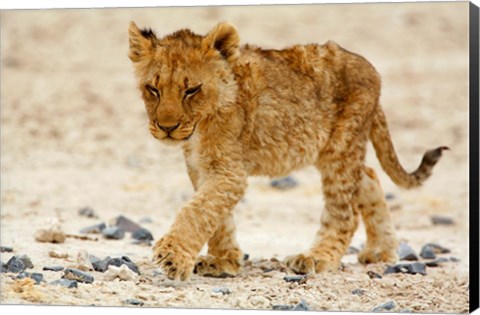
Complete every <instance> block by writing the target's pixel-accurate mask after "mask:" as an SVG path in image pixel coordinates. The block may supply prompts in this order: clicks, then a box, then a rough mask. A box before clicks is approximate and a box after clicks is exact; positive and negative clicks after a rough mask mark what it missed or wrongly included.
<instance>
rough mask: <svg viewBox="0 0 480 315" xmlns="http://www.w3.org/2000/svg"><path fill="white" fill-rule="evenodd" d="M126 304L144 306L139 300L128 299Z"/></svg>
mask: <svg viewBox="0 0 480 315" xmlns="http://www.w3.org/2000/svg"><path fill="white" fill-rule="evenodd" d="M125 304H129V305H135V306H143V304H144V303H143V302H142V301H140V300H137V299H126V300H125Z"/></svg>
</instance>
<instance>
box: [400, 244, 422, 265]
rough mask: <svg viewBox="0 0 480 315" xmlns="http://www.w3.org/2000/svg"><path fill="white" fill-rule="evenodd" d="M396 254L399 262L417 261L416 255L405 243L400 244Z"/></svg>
mask: <svg viewBox="0 0 480 315" xmlns="http://www.w3.org/2000/svg"><path fill="white" fill-rule="evenodd" d="M397 253H398V258H399V259H400V260H410V261H413V260H418V256H417V253H415V251H414V250H413V248H411V247H410V246H409V245H408V244H406V243H400V245H399V246H398V250H397Z"/></svg>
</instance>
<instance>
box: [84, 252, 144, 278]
mask: <svg viewBox="0 0 480 315" xmlns="http://www.w3.org/2000/svg"><path fill="white" fill-rule="evenodd" d="M95 258H96V257H95ZM97 259H98V258H97ZM90 261H91V262H92V266H93V269H94V270H95V271H98V272H105V271H107V269H108V266H111V265H113V266H116V267H120V266H121V265H127V267H128V268H130V270H132V271H133V272H135V273H136V274H140V272H139V271H138V267H137V266H136V265H135V264H134V263H133V262H132V261H131V260H130V258H128V257H127V256H122V257H120V258H111V257H110V256H107V257H106V258H105V259H103V260H96V261H92V259H91V258H90Z"/></svg>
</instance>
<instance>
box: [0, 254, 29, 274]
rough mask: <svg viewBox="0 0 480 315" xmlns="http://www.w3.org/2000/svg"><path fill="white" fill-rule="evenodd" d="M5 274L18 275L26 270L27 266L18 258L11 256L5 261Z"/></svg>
mask: <svg viewBox="0 0 480 315" xmlns="http://www.w3.org/2000/svg"><path fill="white" fill-rule="evenodd" d="M5 267H6V272H13V273H19V272H22V271H24V270H25V269H27V266H26V265H25V263H24V262H23V260H21V259H20V258H19V257H18V256H13V257H12V258H10V259H9V260H8V261H7V264H6V266H5Z"/></svg>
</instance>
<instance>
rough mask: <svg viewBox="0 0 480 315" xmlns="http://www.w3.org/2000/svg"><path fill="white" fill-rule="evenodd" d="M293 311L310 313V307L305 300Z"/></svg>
mask: <svg viewBox="0 0 480 315" xmlns="http://www.w3.org/2000/svg"><path fill="white" fill-rule="evenodd" d="M292 311H310V307H309V306H308V304H307V302H306V301H305V300H301V301H300V303H298V304H297V305H295V306H294V307H293V308H292Z"/></svg>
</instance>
